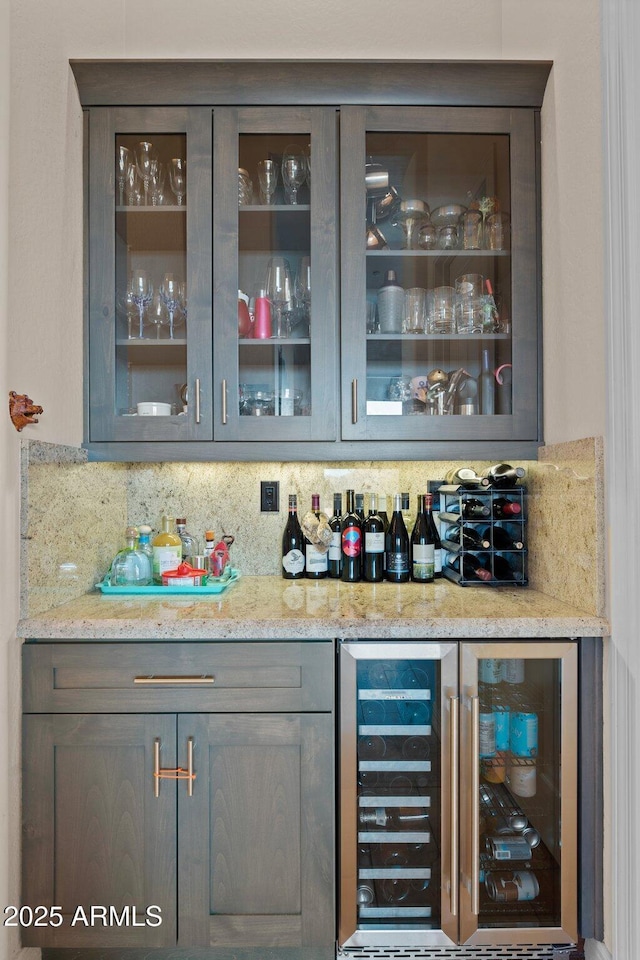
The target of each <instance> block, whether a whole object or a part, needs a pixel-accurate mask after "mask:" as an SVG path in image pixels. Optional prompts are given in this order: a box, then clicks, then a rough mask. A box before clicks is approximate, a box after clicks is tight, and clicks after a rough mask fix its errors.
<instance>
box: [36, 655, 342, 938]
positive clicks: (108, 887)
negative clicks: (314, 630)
mask: <svg viewBox="0 0 640 960" xmlns="http://www.w3.org/2000/svg"><path fill="white" fill-rule="evenodd" d="M116 646H117V645H103V644H101V645H95V646H92V645H90V644H43V645H37V644H33V645H26V646H25V648H24V653H25V691H24V695H25V715H24V729H23V741H24V742H23V752H24V770H23V837H24V839H23V896H22V903H23V905H29V906H30V907H32V908H33V909H34V910H35V908H36V906H38V905H40V906H42V907H44V908H46V910H47V911H48V913H46V914H45V915H44V919H45V921H46V922H44V923H43V925H42V926H37V925H36V924H35V921H34V923H33V924H31V925H30V926H24V927H23V944H24V945H25V946H43V947H87V948H89V947H101V948H106V947H109V948H126V947H132V948H137V947H139V948H145V949H146V948H159V947H173V948H175V947H176V946H177V947H178V948H182V947H184V948H191V947H193V948H197V947H205V948H212V951H215V950H216V949H219V950H220V952H221V953H224V952H225V950H228V949H229V948H234V949H238V950H242V949H243V948H246V949H249V950H251V949H266V948H271V949H276V948H283V949H284V948H294V949H295V950H298V951H299V955H301V956H304V951H305V948H309V949H310V950H312V952H313V955H314V957H315V956H324V952H323V949H322V948H323V947H326V948H327V956H329V955H330V952H331V951H332V950H333V949H334V944H335V926H334V878H333V859H334V846H333V807H334V773H333V771H334V758H333V716H332V706H333V703H332V701H333V679H332V676H333V655H332V649H333V648H332V645H331V644H330V643H313V642H312V643H310V644H297V643H292V644H288V643H284V642H283V643H277V644H272V643H269V644H264V643H262V644H260V643H255V644H249V643H243V644H234V643H226V644H180V645H169V644H168V645H163V644H152V645H150V644H135V645H132V644H122V645H121V646H122V647H123V648H124V649H123V650H118V649H116ZM150 647H156V648H158V649H157V650H155V651H151V650H150V649H149V648H150ZM171 647H173V648H174V650H175V651H176V653H177V654H179V657H178V659H177V661H176V662H177V663H178V670H177V671H176V672H175V673H173V672H172V673H167V674H159V673H155V672H154V673H147V672H146V670H147V666H148V664H149V663H150V662H155V661H154V658H153V656H152V654H155V653H158V655H161V657H163V658H167V657H168V658H169V659H170V656H171V654H170V649H169V648H171ZM184 647H188V648H191V652H190V651H189V650H187V651H185V650H184V649H183V648H184ZM108 648H111V649H108ZM136 648H137V649H136ZM176 648H180V649H178V650H176ZM118 655H120V656H118ZM92 661H93V662H92ZM323 686H324V693H323V692H322V690H323ZM127 688H130V689H127ZM250 689H255V701H256V702H257V703H261V709H260V710H258V711H257V712H255V713H254V712H250V710H249V709H248V707H247V705H246V704H245V706H244V707H243V708H242V709H241V710H240V711H238V712H236V711H235V710H234V709H233V702H234V699H236V700H237V701H239V702H242V701H245V700H246V694H247V692H248V690H250ZM234 690H235V691H236V697H234V696H233V693H232V691H234ZM307 691H308V693H307ZM125 692H128V703H129V707H128V711H129V712H122V711H123V709H124V703H125V701H124V700H123V698H122V696H121V694H123V693H125ZM57 694H62V696H61V697H57V696H56V695H57ZM230 694H231V695H230ZM74 698H75V700H76V701H77V703H78V706H80V705H81V704H84V706H85V709H84V710H83V712H77V713H75V712H70V711H69V706H70V705H73V700H74ZM216 699H217V700H218V702H219V706H220V710H219V711H214V710H211V709H207V710H198V706H199V705H200V706H206V707H209V708H210V707H211V706H212V705H214V704H215V702H216ZM291 699H293V700H294V701H297V702H298V705H299V706H300V707H301V709H297V710H295V711H292V712H285V711H284V710H277V706H278V704H279V705H280V707H282V706H284V707H285V708H286V705H287V701H288V700H291ZM60 700H61V701H62V703H64V705H65V709H66V712H64V713H62V712H61V713H57V712H52V711H51V708H52V706H53V707H54V708H55V706H56V703H57V701H60ZM189 700H191V701H192V703H193V706H194V712H189V711H188V710H187V709H185V703H187V702H188V701H189ZM307 700H309V701H310V702H314V704H315V707H314V709H313V710H309V711H306V710H305V709H304V707H305V705H307V704H306V701H307ZM90 701H93V706H92V707H91V708H89V709H86V707H87V704H88V703H89V702H90ZM121 701H122V702H121ZM136 701H137V702H136ZM109 702H111V703H112V705H115V707H116V710H119V711H120V712H106V713H103V712H100V710H101V707H102V706H104V705H106V704H107V703H109ZM38 703H40V704H41V705H42V706H44V707H45V708H46V709H47V712H46V713H38V712H37V706H38ZM176 704H177V705H178V706H179V709H173V710H172V711H171V712H168V710H169V709H170V708H171V707H172V706H173V707H175V706H176ZM61 705H62V704H61ZM318 707H320V709H318ZM152 710H153V712H151V711H152ZM139 711H140V712H139ZM143 711H149V712H143ZM54 907H55V908H58V909H57V910H54V909H53V908H54ZM43 914H44V911H43ZM60 918H61V919H60ZM212 955H215V953H214V954H212Z"/></svg>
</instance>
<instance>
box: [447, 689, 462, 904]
mask: <svg viewBox="0 0 640 960" xmlns="http://www.w3.org/2000/svg"><path fill="white" fill-rule="evenodd" d="M459 706H460V701H459V700H458V698H457V697H449V707H450V711H449V719H450V723H451V755H450V758H449V759H450V763H451V769H450V773H449V776H450V779H449V785H450V790H451V797H450V803H451V823H450V827H449V829H450V831H451V847H450V855H451V889H450V895H449V896H450V902H451V916H452V917H456V916H457V915H458V884H459V883H460V878H459V876H458V817H459V803H460V800H459V792H458V790H459V775H458V760H459V750H460V747H459V739H458V718H459Z"/></svg>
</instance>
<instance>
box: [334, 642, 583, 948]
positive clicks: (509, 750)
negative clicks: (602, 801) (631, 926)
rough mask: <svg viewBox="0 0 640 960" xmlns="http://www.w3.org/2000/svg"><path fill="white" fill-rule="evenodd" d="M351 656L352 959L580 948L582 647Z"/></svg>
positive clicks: (374, 645) (344, 712) (344, 857)
mask: <svg viewBox="0 0 640 960" xmlns="http://www.w3.org/2000/svg"><path fill="white" fill-rule="evenodd" d="M339 657H340V667H339V669H340V910H339V935H338V946H339V949H340V950H342V951H349V950H353V951H354V952H359V951H361V950H363V949H364V950H365V952H367V951H368V950H369V949H370V950H372V951H373V952H374V953H375V951H376V950H379V949H380V950H382V952H383V953H385V952H388V950H389V948H402V949H403V954H402V955H403V956H405V955H409V956H410V955H411V950H412V948H413V949H415V950H416V952H417V953H424V950H425V948H426V949H428V948H430V947H431V948H433V947H436V946H437V947H438V948H442V947H446V946H450V947H454V946H456V945H461V944H466V945H475V944H477V945H483V944H532V945H536V944H563V943H564V944H569V943H574V942H576V941H577V938H578V930H577V923H578V921H577V912H578V907H577V900H578V893H577V742H578V741H577V682H578V681H577V674H578V671H577V647H576V645H575V643H572V642H570V641H540V642H520V643H516V642H482V641H477V642H475V641H469V642H428V641H424V642H422V641H421V642H415V641H407V642H404V641H401V640H400V641H385V642H381V641H366V640H365V641H354V642H347V641H344V642H342V643H341V645H340V652H339ZM481 952H482V951H481Z"/></svg>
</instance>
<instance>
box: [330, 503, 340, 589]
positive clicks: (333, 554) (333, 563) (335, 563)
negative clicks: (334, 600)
mask: <svg viewBox="0 0 640 960" xmlns="http://www.w3.org/2000/svg"><path fill="white" fill-rule="evenodd" d="M341 522H342V494H341V493H334V495H333V516H332V517H331V519H330V520H329V526H330V527H331V532H332V534H333V536H332V537H331V545H330V546H329V576H330V577H332V578H333V579H334V580H339V579H340V574H341V573H342V547H341V544H340V524H341Z"/></svg>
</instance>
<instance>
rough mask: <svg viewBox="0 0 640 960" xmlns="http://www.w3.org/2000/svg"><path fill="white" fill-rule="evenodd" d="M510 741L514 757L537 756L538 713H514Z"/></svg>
mask: <svg viewBox="0 0 640 960" xmlns="http://www.w3.org/2000/svg"><path fill="white" fill-rule="evenodd" d="M509 742H510V743H509V745H510V749H511V753H512V754H513V755H514V757H537V756H538V714H537V713H512V714H511V724H510V737H509Z"/></svg>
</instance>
